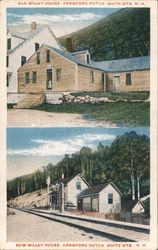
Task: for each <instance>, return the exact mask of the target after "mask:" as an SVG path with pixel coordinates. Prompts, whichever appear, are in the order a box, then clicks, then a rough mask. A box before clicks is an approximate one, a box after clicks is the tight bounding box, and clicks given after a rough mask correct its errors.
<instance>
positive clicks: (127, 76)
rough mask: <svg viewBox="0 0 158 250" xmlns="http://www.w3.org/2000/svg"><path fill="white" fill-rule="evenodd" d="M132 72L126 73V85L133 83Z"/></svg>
mask: <svg viewBox="0 0 158 250" xmlns="http://www.w3.org/2000/svg"><path fill="white" fill-rule="evenodd" d="M131 83H132V82H131V73H127V74H126V85H131Z"/></svg>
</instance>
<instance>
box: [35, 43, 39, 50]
mask: <svg viewBox="0 0 158 250" xmlns="http://www.w3.org/2000/svg"><path fill="white" fill-rule="evenodd" d="M38 49H39V43H35V51H37V50H38Z"/></svg>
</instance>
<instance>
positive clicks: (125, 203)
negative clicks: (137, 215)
mask: <svg viewBox="0 0 158 250" xmlns="http://www.w3.org/2000/svg"><path fill="white" fill-rule="evenodd" d="M137 203H138V200H130V199H122V200H121V210H124V211H132V209H133V208H134V206H135V205H136V204H137Z"/></svg>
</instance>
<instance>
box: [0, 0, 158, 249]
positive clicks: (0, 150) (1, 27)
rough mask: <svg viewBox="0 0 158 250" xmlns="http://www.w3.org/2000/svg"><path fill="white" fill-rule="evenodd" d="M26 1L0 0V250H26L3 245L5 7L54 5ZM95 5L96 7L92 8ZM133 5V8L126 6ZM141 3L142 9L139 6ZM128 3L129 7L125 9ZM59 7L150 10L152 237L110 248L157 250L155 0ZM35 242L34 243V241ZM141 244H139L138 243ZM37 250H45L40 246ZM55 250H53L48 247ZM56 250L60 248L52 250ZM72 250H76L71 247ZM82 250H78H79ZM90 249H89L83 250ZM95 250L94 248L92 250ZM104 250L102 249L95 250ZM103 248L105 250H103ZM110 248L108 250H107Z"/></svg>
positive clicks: (101, 0)
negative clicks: (146, 8) (30, 3)
mask: <svg viewBox="0 0 158 250" xmlns="http://www.w3.org/2000/svg"><path fill="white" fill-rule="evenodd" d="M20 2H21V3H22V2H23V3H26V5H24V4H23V5H18V3H20ZM28 2H31V1H29V0H23V1H21V0H19V1H18V0H17V1H16V0H1V1H0V69H1V74H0V159H1V162H0V190H1V193H0V249H26V248H20V247H18V248H16V243H7V242H6V126H7V95H6V87H5V86H6V79H5V78H6V77H5V75H6V67H5V62H6V8H7V7H19V8H24V7H27V8H32V7H41V8H45V7H46V8H48V7H52V8H53V7H55V8H57V7H58V6H54V5H53V3H55V0H54V1H53V0H41V1H40V0H38V1H32V2H34V3H35V4H34V5H31V6H29V5H28ZM46 2H49V3H50V5H47V6H45V5H44V4H42V5H36V4H37V3H38V4H39V3H46ZM64 2H74V3H76V2H78V3H80V2H82V3H91V5H87V4H86V5H85V6H84V5H79V4H78V5H76V4H75V5H74V6H73V5H70V6H66V5H64ZM103 2H104V4H105V5H104V6H103V5H99V3H103ZM112 2H113V3H120V5H108V4H109V3H112ZM135 2H137V3H138V4H139V5H138V6H133V5H134V3H135ZM94 3H95V4H96V5H95V6H94ZM129 3H131V4H132V6H130V5H129ZM141 3H144V6H142V5H141ZM127 4H128V6H127ZM60 7H65V8H67V7H71V8H77V7H85V8H93V7H94V8H100V7H104V8H108V7H109V8H112V7H113V8H121V7H149V8H150V10H151V78H150V82H151V114H150V121H151V127H150V134H151V137H150V138H151V181H150V184H151V215H152V216H151V234H150V235H151V238H150V242H146V247H145V248H144V247H139V248H137V245H136V243H133V244H132V243H131V244H132V247H127V248H124V247H113V248H111V249H147V250H156V249H157V247H158V244H157V242H158V238H157V235H158V231H157V226H158V216H157V212H158V211H157V207H158V189H157V173H158V172H157V149H158V148H157V141H158V137H157V136H158V134H157V124H158V123H157V106H158V105H157V104H158V102H157V96H158V88H157V20H158V19H157V0H144V1H141V0H137V1H134V0H131V1H129V0H120V1H113V0H96V1H94V0H93V1H92V0H82V1H81V0H80V1H77V0H69V1H64V0H60ZM18 243H19V242H18ZM34 243H35V242H34ZM139 244H140V245H141V243H140V242H139ZM31 249H39V248H37V247H34V248H33V247H32V248H31ZM40 249H45V248H43V247H41V248H40ZM49 249H54V248H49ZM55 249H62V248H61V247H60V248H55ZM63 249H70V248H66V247H65V248H63ZM71 249H75V248H71ZM78 249H81V248H78ZM86 249H90V248H86ZM93 249H96V248H93ZM98 249H103V248H98ZM104 249H105V248H104ZM108 249H110V248H108Z"/></svg>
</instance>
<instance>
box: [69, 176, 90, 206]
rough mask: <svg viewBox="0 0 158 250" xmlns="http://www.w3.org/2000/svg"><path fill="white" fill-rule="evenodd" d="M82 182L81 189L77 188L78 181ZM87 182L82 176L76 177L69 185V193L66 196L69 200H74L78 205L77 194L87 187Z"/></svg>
mask: <svg viewBox="0 0 158 250" xmlns="http://www.w3.org/2000/svg"><path fill="white" fill-rule="evenodd" d="M77 181H80V182H81V189H80V190H79V189H77V188H76V182H77ZM87 187H88V186H87V184H86V183H85V182H84V181H83V180H82V178H81V177H80V176H76V177H74V178H73V179H72V180H71V181H70V182H69V183H68V185H67V194H66V197H67V199H68V201H69V202H72V203H73V204H74V205H75V206H77V195H78V194H79V193H80V192H81V191H82V190H83V189H85V188H87Z"/></svg>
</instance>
